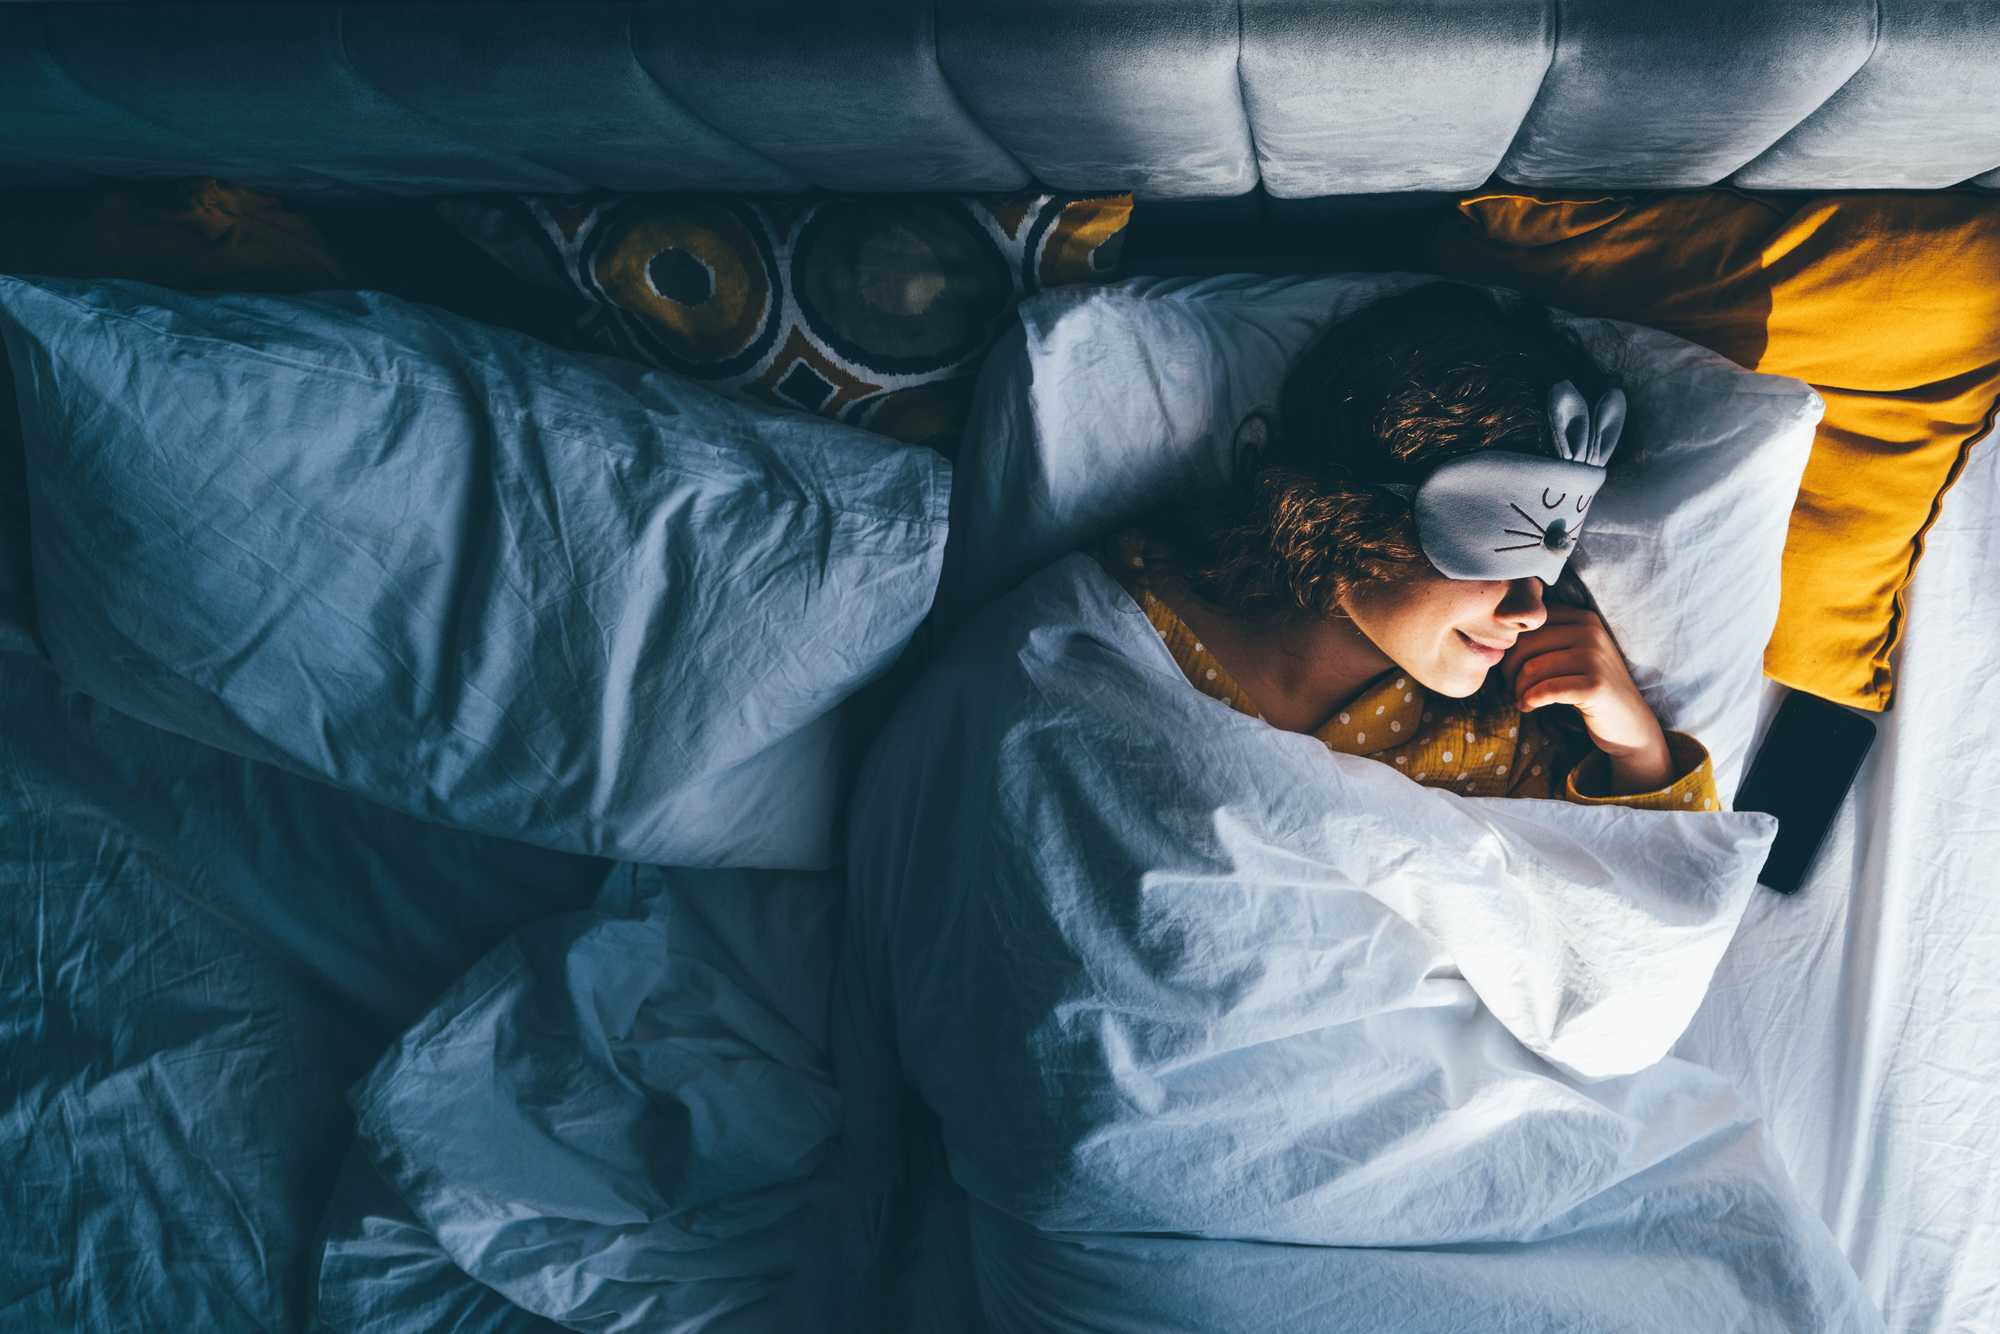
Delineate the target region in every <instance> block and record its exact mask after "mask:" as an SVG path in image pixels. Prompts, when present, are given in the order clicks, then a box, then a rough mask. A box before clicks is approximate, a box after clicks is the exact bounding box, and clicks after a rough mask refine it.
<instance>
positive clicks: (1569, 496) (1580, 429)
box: [1383, 380, 1625, 584]
mask: <svg viewBox="0 0 2000 1334" xmlns="http://www.w3.org/2000/svg"><path fill="white" fill-rule="evenodd" d="M1549 425H1550V427H1552V428H1553V429H1554V431H1555V439H1556V449H1557V451H1558V452H1559V453H1560V454H1561V455H1562V457H1560V458H1550V457H1548V456H1546V455H1534V454H1516V453H1512V452H1510V451H1508V450H1504V449H1482V450H1480V451H1479V452H1478V453H1476V454H1468V455H1465V456H1464V457H1463V458H1456V459H1453V460H1451V461H1450V462H1448V463H1442V464H1439V465H1438V467H1437V468H1435V469H1434V470H1433V471H1432V472H1431V474H1430V475H1429V476H1428V477H1426V478H1424V480H1423V484H1422V485H1420V486H1414V487H1412V486H1395V485H1388V484H1383V486H1384V489H1385V490H1388V491H1393V492H1395V493H1396V494H1397V495H1401V496H1406V497H1413V498H1412V500H1411V509H1412V511H1413V513H1414V515H1415V518H1416V524H1417V542H1418V544H1419V545H1420V546H1422V547H1423V551H1424V555H1425V556H1427V557H1428V558H1429V559H1430V563H1431V564H1432V565H1434V566H1436V567H1437V571H1438V573H1439V574H1442V575H1444V576H1445V577H1446V578H1447V579H1528V578H1534V579H1540V580H1541V581H1542V582H1543V583H1544V584H1553V583H1555V581H1556V579H1557V578H1558V577H1559V576H1560V575H1561V574H1562V571H1563V566H1564V565H1565V564H1566V563H1567V562H1568V561H1569V555H1570V552H1572V551H1574V550H1575V549H1576V540H1577V536H1578V535H1579V534H1580V533H1582V531H1583V521H1584V517H1585V515H1586V513H1587V512H1588V510H1589V509H1590V502H1591V501H1592V500H1594V499H1596V497H1597V489H1598V487H1600V486H1602V485H1603V484H1604V478H1605V471H1604V467H1605V464H1607V463H1608V462H1610V460H1611V451H1612V450H1614V449H1616V448H1617V447H1618V437H1619V435H1620V433H1621V432H1623V431H1624V429H1625V391H1624V390H1622V389H1618V388H1611V389H1607V390H1605V391H1604V393H1603V394H1602V395H1601V396H1599V398H1598V400H1597V406H1596V408H1595V409H1594V410H1593V409H1592V408H1591V407H1590V406H1589V405H1588V404H1587V403H1585V402H1584V398H1583V395H1582V394H1581V393H1580V392H1578V390H1577V387H1576V386H1575V385H1574V384H1572V383H1570V382H1569V381H1568V380H1564V381H1562V382H1561V383H1559V384H1557V385H1556V386H1555V387H1554V388H1552V389H1550V390H1549Z"/></svg>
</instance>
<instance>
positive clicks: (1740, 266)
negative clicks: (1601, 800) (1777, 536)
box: [1424, 189, 2000, 710]
mask: <svg viewBox="0 0 2000 1334" xmlns="http://www.w3.org/2000/svg"><path fill="white" fill-rule="evenodd" d="M1424 248H1425V255H1426V259H1427V261H1428V264H1429V266H1430V267H1431V268H1433V269H1435V270H1436V271H1437V272H1439V273H1444V274H1449V275H1451V276H1454V277H1462V278H1468V279H1475V280H1478V281H1481V282H1490V283H1495V284H1504V285H1506V286H1511V287H1517V288H1520V289H1522V290H1524V291H1528V292H1531V293H1533V294H1535V295H1536V296H1538V297H1540V298H1542V299H1543V300H1546V301H1548V302H1550V303H1551V304H1553V305H1558V306H1561V307H1563V308H1564V309H1566V310H1573V311H1578V312H1582V313H1589V314H1593V315H1605V316H1610V317H1612V318H1615V319H1623V320H1633V321H1636V322H1638V323H1641V324H1649V325H1652V326H1654V327H1656V328H1660V329H1665V330H1667V331H1668V332H1670V333H1674V334H1678V335H1680V336H1681V337H1683V338H1686V339H1689V340H1690V341H1692V342H1697V343H1701V344H1703V345H1705V346H1707V347H1710V348H1713V349H1715V350H1716V351H1718V352H1721V353H1722V354H1723V355H1725V356H1727V357H1730V358H1732V359H1733V360H1735V361H1737V362H1740V363H1741V364H1743V365H1745V366H1748V367H1750V368H1751V369H1753V370H1759V371H1767V372H1770V373H1772V374H1777V375H1790V376H1796V377H1797V378H1799V379H1801V380H1804V381H1806V382H1807V383H1808V384H1811V385H1812V386H1813V387H1814V388H1815V389H1817V390H1818V391H1819V392H1820V395H1821V397H1823V398H1824V399H1825V400H1826V417H1825V419H1824V420H1823V421H1822V422H1821V423H1820V428H1819V435H1818V438H1817V439H1816V441H1815V442H1814V445H1813V452H1812V458H1811V460H1810V461H1809V462H1808V463H1807V465H1806V471H1805V478H1804V481H1803V482H1802V484H1801V486H1800V488H1799V498H1798V504H1797V506H1796V508H1795V509H1794V510H1793V512H1792V524H1791V530H1790V533H1789V535H1788V536H1787V538H1786V543H1785V563H1784V598H1783V603H1782V605H1781V607H1780V609H1779V613H1778V625H1777V630H1776V633H1775V634H1773V636H1772V638H1771V643H1770V647H1769V648H1768V649H1767V650H1766V652H1765V657H1764V667H1765V671H1766V672H1767V673H1768V674H1769V675H1770V676H1771V677H1772V678H1773V679H1774V680H1777V681H1781V682H1783V683H1784V684H1786V685H1788V686H1792V687H1793V688H1795V689H1799V690H1804V691H1807V692H1809V693H1811V694H1815V695H1820V696H1823V697H1824V698H1826V699H1830V700H1833V701H1835V702H1836V703H1840V704H1848V705H1853V706H1854V707H1856V708H1862V709H1871V710H1881V709H1886V708H1888V707H1889V703H1890V697H1891V690H1892V685H1893V683H1892V680H1891V668H1890V655H1891V652H1892V650H1894V648H1895V646H1896V640H1897V637H1898V635H1899V634H1900V633H1901V630H1902V623H1903V600H1904V591H1905V589H1906V588H1907V587H1908V585H1909V581H1910V575H1911V572H1912V571H1913V570H1914V569H1915V568H1916V563H1917V559H1918V557H1920V556H1921V555H1922V554H1923V549H1924V534H1925V532H1926V531H1927V530H1928V529H1929V528H1930V526H1931V523H1932V522H1933V521H1934V520H1935V519H1936V518H1937V514H1938V508H1939V506H1940V504H1941V503H1942V501H1943V497H1944V493H1945V491H1947V490H1948V489H1949V488H1950V487H1951V484H1952V482H1954V481H1955V480H1957V478H1958V475H1959V472H1960V471H1961V470H1962V469H1963V468H1964V466H1965V457H1966V453H1967V451H1968V450H1969V449H1970V448H1971V446H1972V444H1973V443H1974V442H1975V441H1977V440H1978V439H1979V438H1980V436H1981V435H1983V434H1984V433H1985V431H1986V430H1987V428H1989V427H1990V426H1991V425H1992V423H1993V416H1994V409H1995V405H1996V400H2000V198H1996V197H1994V196H1992V195H1979V194H1973V193H1969V192H1957V191H1929V192H1923V193H1881V194H1850V195H1822V196H1816V197H1790V198H1787V197H1784V196H1761V195H1752V194H1747V193H1744V192H1741V191H1737V190H1731V189H1722V190H1707V191H1699V192H1694V193H1686V194H1670V195H1651V196H1647V195H1615V194H1614V195H1602V194H1599V195H1587V196H1575V197H1563V196H1560V195H1547V194H1541V195H1536V194H1527V193H1487V194H1480V195H1473V196H1470V197H1468V198H1466V199H1464V200H1462V201H1460V203H1459V205H1458V210H1457V212H1456V213H1455V214H1453V215H1451V216H1450V217H1448V218H1446V219H1445V220H1444V221H1443V222H1441V223H1440V225H1439V226H1438V227H1437V228H1436V229H1435V230H1434V231H1433V232H1432V233H1431V234H1430V235H1429V236H1428V237H1426V239H1425V247H1424Z"/></svg>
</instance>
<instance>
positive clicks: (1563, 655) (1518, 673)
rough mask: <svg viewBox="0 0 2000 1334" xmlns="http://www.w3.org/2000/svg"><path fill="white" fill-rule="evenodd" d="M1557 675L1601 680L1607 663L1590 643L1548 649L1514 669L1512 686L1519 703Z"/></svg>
mask: <svg viewBox="0 0 2000 1334" xmlns="http://www.w3.org/2000/svg"><path fill="white" fill-rule="evenodd" d="M1556 676H1586V677H1589V678H1591V679H1592V680H1602V679H1603V677H1604V663H1603V658H1602V656H1601V655H1600V654H1599V653H1598V651H1597V649H1596V648H1595V647H1594V646H1592V645H1590V644H1587V643H1580V644H1571V645H1568V646H1566V647H1563V648H1554V649H1549V650H1547V651H1546V652H1542V653H1536V654H1533V655H1531V656H1530V657H1528V658H1527V659H1526V660H1525V661H1523V662H1522V663H1521V665H1520V666H1519V667H1518V668H1517V669H1516V670H1515V672H1514V677H1513V680H1512V683H1511V689H1512V690H1513V692H1514V698H1515V700H1516V702H1518V701H1519V700H1520V699H1521V698H1522V697H1523V695H1524V694H1525V693H1526V692H1527V690H1528V689H1529V687H1531V686H1533V685H1535V684H1536V683H1538V682H1541V681H1546V680H1548V679H1550V678H1551V677H1556Z"/></svg>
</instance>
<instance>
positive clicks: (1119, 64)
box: [0, 0, 2000, 202]
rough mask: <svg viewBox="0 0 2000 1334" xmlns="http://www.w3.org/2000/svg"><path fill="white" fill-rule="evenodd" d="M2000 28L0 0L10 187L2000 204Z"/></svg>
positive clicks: (1541, 5) (819, 7)
mask: <svg viewBox="0 0 2000 1334" xmlns="http://www.w3.org/2000/svg"><path fill="white" fill-rule="evenodd" d="M1996 70H2000V22H1996V17H1995V4H1994V3H1993V2H1992V0H1672V3H1667V2H1666V0H808V2H806V3H791V2H787V0H532V2H528V3H502V2H498V0H456V2H451V0H434V2H431V3H402V2H399V0H376V2H374V3H330V2H328V0H253V2H250V3H242V2H232V3H203V4H189V3H150V4H99V3H92V2H91V0H66V2H63V3H50V2H46V0H44V2H30V3H0V186H6V185H17V186H25V185H40V186H64V185H83V184H88V183H90V182H91V181H93V180H94V179H97V178H101V177H148V176H184V175H192V174H204V175H219V176H226V177H231V178H234V179H237V180H240V181H243V182H245V183H247V184H251V185H257V186H261V187H264V188H267V189H272V190H276V191H279V192H282V193H285V194H287V195H290V196H292V197H295V198H302V199H317V200H320V201H323V202H336V201H339V202H362V201H366V200H371V199H385V198H390V197H397V196H409V195H427V194H439V193H448V192H460V191H479V190H507V191H553V192H565V193H567V192H574V191H580V190H585V189H589V188H593V187H604V188H612V189H619V190H662V189H688V188H703V189H727V190H758V191H789V190H797V189H804V188H807V187H827V188H835V189H851V190H942V189H949V190H1009V189H1014V188H1018V187H1021V186H1024V185H1027V184H1029V183H1030V182H1040V183H1042V184H1045V185H1048V186H1050V187H1054V188H1057V189H1091V190H1104V189H1131V190H1133V191H1135V192H1136V193H1137V194H1138V195H1139V197H1140V198H1142V199H1205V198H1218V197H1225V196H1236V195H1242V194H1244V193H1246V192H1249V191H1251V190H1253V189H1254V188H1256V187H1258V186H1259V185H1260V184H1261V186H1262V187H1263V192H1264V193H1265V194H1266V195H1268V196H1269V197H1271V198H1274V199H1281V200H1282V199H1305V198H1314V197H1321V196H1333V195H1353V194H1382V193H1399V192H1408V191H1444V190H1462V189H1468V188H1476V187H1478V186H1480V185H1482V184H1484V183H1486V182H1487V181H1489V180H1491V179H1494V178H1498V179H1501V180H1505V181H1509V182H1513V183H1516V184H1520V185H1530V186H1572V185H1582V186H1604V187H1626V188H1640V187H1662V188H1664V187H1683V186H1686V187H1693V186H1705V185H1711V184H1714V183H1716V182H1719V181H1723V180H1732V181H1734V182H1736V183H1738V184H1741V185H1746V186H1751V187H1755V188H1762V189H1824V188H1836V189H1850V188H1869V187H1895V188H1904V189H1908V188H1939V187H1946V186H1952V185H1957V184H1969V185H1973V186H1975V187H2000V77H1996V75H1995V71H1996Z"/></svg>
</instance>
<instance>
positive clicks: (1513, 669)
mask: <svg viewBox="0 0 2000 1334" xmlns="http://www.w3.org/2000/svg"><path fill="white" fill-rule="evenodd" d="M1591 642H1593V638H1592V635H1591V632H1590V628H1589V627H1588V626H1587V625H1580V624H1572V625H1562V626H1555V627H1552V628H1551V627H1544V628H1542V629H1540V630H1530V631H1528V632H1527V633H1526V634H1524V635H1522V636H1521V637H1520V638H1519V639H1517V640H1515V641H1514V646H1513V647H1512V648H1510V649H1508V650H1507V655H1506V656H1505V657H1503V658H1501V659H1500V673H1501V675H1502V676H1503V677H1505V678H1506V681H1507V684H1508V686H1509V688H1512V687H1513V686H1514V684H1515V682H1516V680H1517V678H1518V677H1519V676H1520V674H1521V669H1522V668H1523V667H1524V666H1525V665H1527V664H1528V663H1529V662H1532V661H1534V660H1535V659H1536V658H1539V657H1545V656H1546V655H1548V654H1550V653H1559V652H1564V651H1567V650H1571V649H1575V648H1577V647H1579V646H1583V645H1587V644H1589V643H1591Z"/></svg>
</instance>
